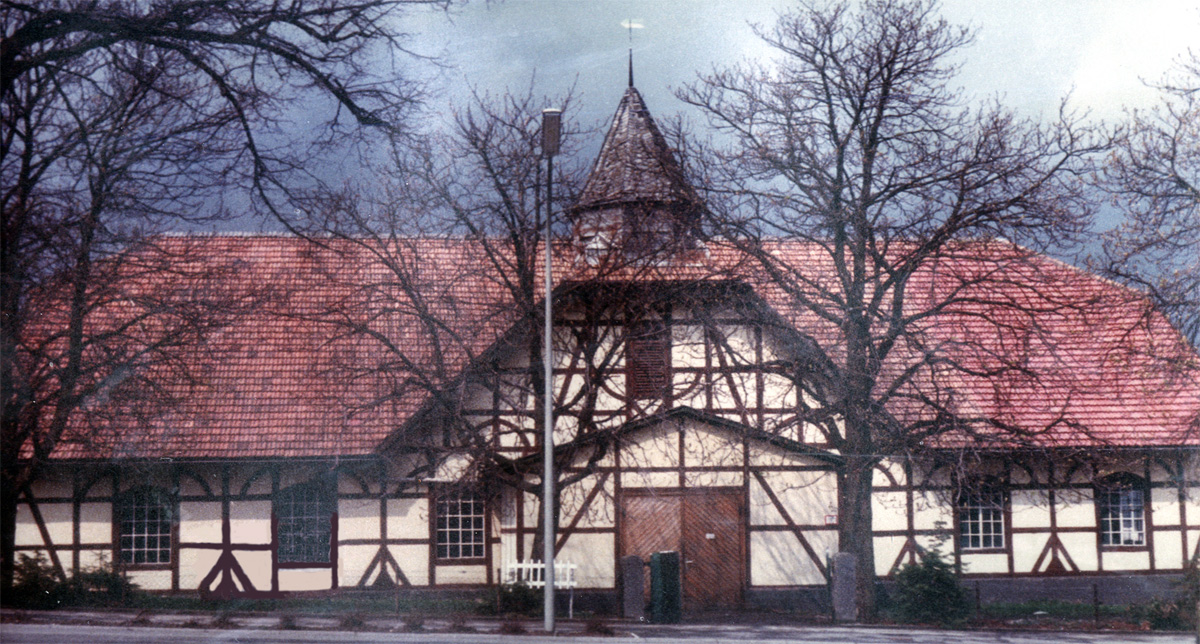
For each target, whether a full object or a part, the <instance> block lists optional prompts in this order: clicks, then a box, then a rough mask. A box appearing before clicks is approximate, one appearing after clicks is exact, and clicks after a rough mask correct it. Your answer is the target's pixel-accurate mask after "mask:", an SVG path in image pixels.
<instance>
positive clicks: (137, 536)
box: [117, 488, 175, 564]
mask: <svg viewBox="0 0 1200 644" xmlns="http://www.w3.org/2000/svg"><path fill="white" fill-rule="evenodd" d="M174 509H175V502H174V499H173V498H172V497H171V496H170V495H168V494H167V493H166V492H163V491H162V490H159V489H157V488H138V489H136V490H130V491H129V492H127V493H125V494H124V495H122V496H121V499H120V501H119V502H118V507H117V520H118V521H119V529H118V532H117V539H118V543H117V550H118V553H119V557H120V560H121V563H126V564H165V563H171V525H172V523H173V519H174V516H175V512H174Z"/></svg>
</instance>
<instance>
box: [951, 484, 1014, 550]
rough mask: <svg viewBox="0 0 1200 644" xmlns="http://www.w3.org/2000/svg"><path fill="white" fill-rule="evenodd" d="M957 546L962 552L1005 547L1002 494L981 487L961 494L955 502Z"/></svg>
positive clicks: (998, 491) (995, 490)
mask: <svg viewBox="0 0 1200 644" xmlns="http://www.w3.org/2000/svg"><path fill="white" fill-rule="evenodd" d="M958 544H959V548H960V549H962V550H991V549H999V548H1003V547H1004V493H1003V492H1002V491H1000V490H997V489H990V488H983V489H979V490H970V491H966V492H963V493H962V495H961V496H960V497H959V501H958Z"/></svg>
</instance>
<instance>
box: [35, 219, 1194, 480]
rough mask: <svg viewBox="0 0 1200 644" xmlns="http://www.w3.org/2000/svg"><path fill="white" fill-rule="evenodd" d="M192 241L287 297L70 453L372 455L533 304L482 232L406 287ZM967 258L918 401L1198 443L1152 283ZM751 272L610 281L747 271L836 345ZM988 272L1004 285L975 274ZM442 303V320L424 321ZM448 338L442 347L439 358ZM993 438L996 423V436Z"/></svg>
mask: <svg viewBox="0 0 1200 644" xmlns="http://www.w3.org/2000/svg"><path fill="white" fill-rule="evenodd" d="M185 239H186V243H188V244H190V245H193V246H195V248H193V249H191V251H190V252H191V253H192V254H193V257H194V259H195V260H196V261H204V260H205V258H211V259H212V260H213V261H216V260H217V259H221V260H223V261H229V260H233V261H234V262H235V263H236V264H237V265H238V266H240V270H239V272H238V274H237V275H236V277H235V278H234V279H235V280H240V281H242V282H244V283H245V284H247V285H262V284H269V285H270V286H271V287H272V289H273V296H272V297H271V298H270V299H268V300H267V302H266V304H264V305H263V306H261V307H260V308H258V309H257V310H255V311H254V312H253V313H252V314H250V315H248V316H246V317H243V318H240V319H239V320H238V321H236V322H235V323H234V324H232V325H231V326H229V327H228V328H225V329H224V330H222V331H221V332H220V333H218V334H217V335H215V336H213V337H212V338H211V339H210V340H209V342H208V344H207V345H206V346H205V347H203V348H202V349H201V350H197V351H195V352H194V353H192V354H191V355H188V356H185V357H184V360H185V361H190V363H191V364H192V366H193V370H192V373H193V374H194V375H196V376H197V377H198V378H199V384H198V385H195V386H194V388H193V389H190V390H189V391H190V394H189V395H187V396H186V399H185V402H184V404H183V405H182V406H181V407H180V408H179V409H178V410H177V411H175V412H173V413H171V414H170V415H169V416H167V417H165V418H162V419H160V420H158V421H157V422H155V423H154V424H153V426H152V427H151V428H150V429H149V430H144V429H139V430H137V431H136V432H134V433H136V436H133V435H131V432H130V431H128V429H126V431H115V432H114V436H115V438H113V439H112V440H111V441H109V442H107V443H105V442H100V443H87V444H85V443H82V442H80V443H72V442H66V443H64V444H63V445H62V446H61V447H60V448H59V449H58V450H57V452H56V453H55V457H57V458H90V457H111V456H138V457H156V458H157V457H175V458H268V457H271V458H273V457H328V456H356V455H367V454H371V453H373V452H374V451H375V450H376V449H377V448H378V447H379V446H380V444H381V442H383V441H384V439H385V438H387V437H388V436H389V435H390V434H392V433H393V432H394V431H395V430H396V429H398V428H403V427H404V426H405V423H407V422H408V421H410V420H412V419H413V417H414V414H416V413H417V411H418V410H419V409H420V408H421V406H422V405H424V404H425V403H426V402H427V400H428V386H429V385H430V384H433V385H444V384H447V383H450V382H452V381H453V380H454V378H455V377H456V376H457V375H458V374H459V372H460V371H461V370H462V369H463V368H465V367H466V365H467V360H468V357H469V356H478V355H480V354H481V353H483V352H484V351H486V350H487V348H488V347H489V346H491V345H493V344H494V343H495V342H497V340H498V339H499V338H500V337H501V336H502V335H503V334H504V333H505V331H506V330H508V329H510V328H511V326H512V324H513V323H514V322H515V321H516V320H517V318H518V316H519V312H518V311H516V310H515V308H514V307H513V306H512V305H511V302H510V300H509V299H508V296H506V294H505V293H506V291H505V289H504V288H503V287H502V285H501V278H502V276H501V275H500V274H499V273H498V272H497V271H494V270H489V269H488V268H487V267H488V266H490V264H488V263H487V262H486V261H484V258H483V254H482V249H481V247H480V246H479V245H478V244H477V243H473V242H467V241H463V240H456V239H411V240H400V241H397V242H395V244H396V246H394V247H392V249H391V250H393V251H395V252H392V253H390V254H389V257H390V258H391V259H392V260H394V261H403V262H407V263H408V265H409V266H410V267H412V268H413V269H414V273H413V274H414V275H415V276H416V277H417V279H416V282H417V284H416V286H417V288H416V289H414V290H413V291H412V292H411V293H410V292H405V291H404V289H403V288H402V285H400V284H397V283H396V282H395V281H394V280H390V279H389V272H388V270H387V268H386V266H385V265H384V264H383V263H382V261H381V260H380V258H379V257H378V256H376V255H374V254H373V253H371V252H369V251H368V250H366V249H364V248H363V247H359V246H356V245H354V244H351V243H350V242H346V241H335V240H325V243H324V246H322V247H317V246H314V245H312V244H311V243H310V242H308V241H304V240H300V239H295V238H289V237H278V236H211V237H186V238H184V237H181V238H179V240H180V241H179V242H178V243H180V244H182V243H184V241H183V240H185ZM163 243H164V245H165V246H169V245H170V244H171V243H172V241H171V239H167V240H164V242H163ZM961 251H962V252H961V253H960V254H959V255H958V256H952V257H948V258H947V259H945V260H941V261H939V262H938V263H936V264H933V265H930V266H929V267H928V268H927V269H925V270H924V271H923V272H921V273H919V274H918V275H917V276H915V277H914V279H913V281H912V283H911V285H910V288H909V292H910V296H911V301H912V303H913V307H912V308H913V311H918V310H921V309H922V307H924V306H927V303H928V302H931V301H942V300H944V299H945V297H946V296H947V294H949V293H952V292H953V291H952V289H956V288H959V289H961V294H962V297H961V298H959V300H958V301H956V302H955V303H954V305H953V306H950V307H949V308H948V310H947V312H946V313H945V314H944V315H942V316H939V317H938V318H937V320H936V322H933V321H932V320H931V324H930V328H929V330H928V333H927V334H926V335H924V336H922V341H923V342H924V343H926V346H928V347H930V348H931V349H932V348H936V350H938V351H941V352H943V354H945V355H950V356H953V357H954V358H955V359H956V360H957V361H958V362H959V363H960V364H961V365H963V366H965V367H968V368H971V369H975V370H978V372H979V373H978V374H976V375H968V374H966V373H962V372H958V371H955V372H953V373H951V372H948V371H947V372H946V373H941V374H937V377H934V376H933V375H930V374H929V373H926V374H925V376H926V377H923V378H918V379H917V383H916V384H914V385H913V386H912V388H910V390H909V392H910V393H911V392H914V391H918V390H921V391H923V392H924V393H930V391H931V389H929V388H931V387H933V385H934V383H936V385H937V387H938V392H939V393H942V394H945V393H946V392H949V391H952V392H953V398H952V401H953V402H952V404H953V406H954V407H955V408H956V409H957V410H958V411H959V412H960V413H962V414H964V415H968V416H970V415H978V416H979V417H986V418H992V419H996V420H999V421H1001V422H1003V423H1005V424H1007V425H1010V426H1011V427H1012V428H1015V429H1018V430H1022V431H1025V432H1027V433H1028V436H1027V437H1026V439H1027V442H1029V443H1033V444H1039V445H1051V446H1088V445H1097V444H1106V445H1118V446H1142V445H1175V446H1178V445H1197V444H1200V440H1198V438H1197V431H1196V429H1197V428H1196V427H1195V425H1194V423H1195V420H1196V417H1197V414H1200V361H1198V359H1197V356H1196V354H1195V352H1194V351H1192V350H1191V349H1190V348H1187V347H1186V345H1185V344H1184V343H1183V340H1182V339H1181V337H1180V335H1179V334H1178V333H1177V332H1176V331H1175V330H1174V329H1173V328H1172V327H1171V326H1170V325H1169V324H1168V323H1167V322H1166V320H1165V319H1164V318H1163V317H1162V316H1161V315H1159V314H1157V313H1155V312H1153V311H1150V310H1148V309H1147V308H1146V307H1145V301H1144V299H1143V298H1142V297H1141V296H1140V295H1139V294H1138V293H1136V292H1133V291H1130V290H1128V289H1125V288H1123V287H1120V286H1117V285H1115V284H1113V283H1111V282H1108V281H1105V280H1103V279H1100V278H1098V277H1096V276H1093V275H1090V274H1088V273H1086V272H1083V271H1080V270H1079V269H1076V268H1073V267H1071V266H1068V265H1065V264H1063V263H1061V262H1057V261H1054V260H1051V259H1048V258H1046V257H1042V256H1036V255H1034V256H1032V257H1030V256H1028V254H1026V253H1024V252H1022V251H1020V249H1017V248H1015V247H1013V246H1011V245H1007V244H984V243H977V244H965V245H963V246H962V248H961ZM771 252H772V253H773V254H774V256H775V257H777V258H779V259H780V260H781V262H782V263H783V264H784V265H787V266H791V267H798V268H800V269H801V270H802V271H803V272H804V274H805V275H812V276H820V275H828V274H830V273H828V272H827V271H829V269H830V266H829V258H828V256H827V255H825V254H824V253H823V252H821V251H820V250H819V249H818V248H817V247H816V246H814V245H810V244H803V243H792V242H784V241H780V242H777V243H776V244H775V245H774V246H772V247H771ZM689 257H690V258H691V259H692V260H694V259H695V258H696V257H697V255H696V254H695V253H693V254H691V255H689ZM1018 259H1019V260H1020V261H1017V260H1018ZM561 261H562V265H561V266H559V267H556V279H560V280H562V279H570V277H571V276H572V275H575V276H579V272H580V271H587V270H590V269H588V268H587V266H586V263H584V262H578V261H575V259H574V258H572V257H569V256H568V253H567V252H566V251H564V253H563V254H562V256H561ZM753 266H754V264H753V262H748V261H747V259H746V257H745V256H743V255H741V254H739V253H738V252H737V251H735V250H734V249H732V248H731V247H728V246H722V245H710V246H709V247H708V249H707V255H706V259H705V260H704V261H702V262H696V261H690V262H685V263H683V264H676V265H660V266H657V267H652V268H650V269H646V268H643V269H640V271H639V272H637V273H635V272H634V271H633V270H632V269H631V270H630V271H629V272H628V273H627V274H620V273H618V274H615V275H610V276H607V279H614V280H618V279H638V280H646V281H652V280H659V279H662V280H676V281H677V280H690V279H728V278H729V277H731V276H732V277H736V278H738V279H740V280H741V281H743V282H745V283H747V284H749V285H750V286H751V287H752V288H753V289H754V290H755V292H756V293H757V294H758V296H759V297H761V298H762V300H763V301H764V302H765V303H766V304H767V305H768V306H769V307H771V308H772V309H773V310H774V311H775V312H776V313H777V314H778V315H779V317H780V319H781V320H782V321H784V322H785V323H786V324H787V325H789V326H790V327H792V328H795V329H798V330H800V331H801V332H804V333H808V334H809V335H811V336H812V337H814V338H817V339H819V340H822V341H830V340H831V339H833V338H836V334H833V333H830V330H829V328H828V327H827V326H825V323H823V322H820V321H818V320H817V319H816V318H815V316H814V315H813V314H812V313H811V312H809V311H807V310H806V309H803V308H801V307H798V306H796V305H795V304H794V303H793V302H792V300H791V299H790V298H789V296H788V295H787V294H786V293H785V292H784V291H783V290H782V289H781V288H780V287H779V286H778V285H777V284H774V283H772V282H770V281H769V280H767V279H766V278H765V277H764V276H763V274H762V271H760V270H754V269H753V268H752V267H753ZM985 273H986V274H988V275H989V277H990V278H993V279H989V280H987V281H981V282H979V283H976V281H977V279H978V278H979V277H980V276H981V275H983V274H985ZM169 278H170V276H169V275H167V276H163V275H160V276H158V277H157V278H155V279H169ZM147 279H149V278H147ZM539 283H540V278H539ZM1017 285H1020V287H1018V286H1017ZM1030 285H1034V286H1035V288H1029V286H1030ZM1016 300H1020V303H1021V304H1022V307H1021V308H1022V309H1024V310H1034V311H1036V312H1037V313H1036V315H1032V316H1028V317H1023V316H1022V315H1021V314H1019V313H1018V312H1017V311H1016V309H1013V310H1009V309H1006V308H1005V307H1004V306H1002V305H1001V303H1002V302H1005V301H1016ZM426 311H428V312H431V313H432V314H431V315H429V316H427V317H424V318H423V317H422V315H421V314H422V313H423V312H426ZM985 313H986V314H987V315H984V314H985ZM425 319H436V320H441V321H446V322H448V324H447V325H446V326H445V327H444V328H431V327H428V326H426V325H424V324H423V323H422V321H423V320H425ZM330 320H339V321H342V322H345V321H354V322H356V323H359V324H361V325H362V328H363V329H368V330H370V331H372V332H378V333H380V334H381V337H384V338H386V339H387V340H388V341H391V342H394V343H396V344H397V346H399V347H401V348H402V354H403V357H404V358H406V359H410V360H412V361H413V367H414V368H412V369H408V370H405V369H403V368H397V367H399V365H396V364H393V365H391V366H392V367H393V368H394V369H393V371H392V373H390V374H389V375H386V376H385V375H382V374H380V373H379V372H377V371H375V370H373V369H372V368H371V367H372V366H373V365H375V364H377V363H378V362H379V361H381V360H389V359H390V360H393V362H395V355H393V354H388V353H385V352H383V351H382V350H381V349H380V347H381V345H380V344H379V343H378V342H376V341H374V340H370V339H367V338H365V337H364V336H362V335H360V334H355V333H348V332H347V328H346V327H345V326H344V325H339V324H330V323H329V321H330ZM997 320H999V321H1000V322H1005V321H1007V322H1010V323H1011V324H1010V325H1009V326H1008V327H1005V326H1004V325H1002V324H996V321H997ZM435 337H436V339H437V343H436V345H435V342H433V339H434V338H435ZM435 346H436V347H438V348H440V350H441V351H443V352H444V356H445V357H444V359H440V360H439V359H437V358H435V356H434V351H435ZM827 350H830V349H828V348H827ZM904 350H916V347H915V346H908V347H906V348H905V349H904ZM904 350H902V351H898V356H899V358H898V359H897V364H895V365H892V366H891V368H892V369H893V370H896V369H899V368H902V366H903V365H902V363H903V360H904ZM832 351H833V352H835V353H836V347H834V348H833V349H832ZM1180 356H1182V358H1181V357H1180ZM438 366H440V367H442V369H441V370H440V371H438V372H437V373H433V374H432V376H431V377H430V382H422V378H421V377H419V376H420V375H421V374H426V372H430V371H436V370H434V369H433V368H434V367H438ZM1001 367H1007V369H1000V368H1001ZM988 372H990V373H988ZM397 374H399V375H397ZM405 374H407V376H408V377H405ZM426 375H428V374H426ZM165 386H167V387H172V386H175V387H179V388H181V391H182V390H183V389H182V388H185V385H183V384H181V383H176V384H172V383H170V382H167V383H165ZM189 386H190V385H189ZM891 409H892V411H893V413H895V414H896V415H897V416H898V417H901V418H909V419H911V418H913V417H914V416H915V415H919V414H922V413H926V412H925V411H924V410H923V409H920V408H918V407H915V406H912V405H906V404H905V403H904V401H902V400H898V401H896V402H895V403H893V405H892V406H891ZM118 429H120V428H118ZM992 435H993V432H992V430H988V429H984V430H982V438H983V439H984V440H986V439H988V438H990V437H991V436H992ZM961 440H964V439H963V438H962V436H961V435H958V436H955V437H949V438H942V439H940V441H941V442H940V443H938V444H940V445H945V446H954V445H956V444H961V443H960V442H956V441H961Z"/></svg>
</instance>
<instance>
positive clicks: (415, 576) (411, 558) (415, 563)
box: [388, 545, 429, 586]
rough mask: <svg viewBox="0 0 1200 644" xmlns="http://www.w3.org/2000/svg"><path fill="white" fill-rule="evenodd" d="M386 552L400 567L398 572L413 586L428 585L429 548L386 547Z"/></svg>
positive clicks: (417, 546)
mask: <svg viewBox="0 0 1200 644" xmlns="http://www.w3.org/2000/svg"><path fill="white" fill-rule="evenodd" d="M388 551H389V552H391V553H392V557H394V558H395V559H396V563H397V564H399V565H400V570H401V571H403V572H404V576H405V577H407V578H408V582H409V583H410V584H412V585H414V586H426V585H428V584H429V546H423V545H413V546H398V545H391V546H388Z"/></svg>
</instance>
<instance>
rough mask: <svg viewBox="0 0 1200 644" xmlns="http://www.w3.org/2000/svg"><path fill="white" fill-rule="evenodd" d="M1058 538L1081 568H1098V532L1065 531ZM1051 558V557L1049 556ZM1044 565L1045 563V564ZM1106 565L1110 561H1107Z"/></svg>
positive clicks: (1084, 569)
mask: <svg viewBox="0 0 1200 644" xmlns="http://www.w3.org/2000/svg"><path fill="white" fill-rule="evenodd" d="M1058 540H1059V541H1060V542H1061V543H1062V544H1063V547H1064V548H1066V550H1067V553H1069V554H1070V555H1071V560H1072V561H1074V562H1075V565H1076V566H1079V569H1080V570H1083V571H1088V570H1096V569H1097V565H1098V564H1097V561H1096V534H1095V533H1094V532H1064V533H1060V534H1059V535H1058ZM1047 559H1049V557H1047ZM1043 565H1044V564H1043ZM1104 565H1105V567H1106V568H1107V567H1108V563H1107V562H1105V564H1104Z"/></svg>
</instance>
